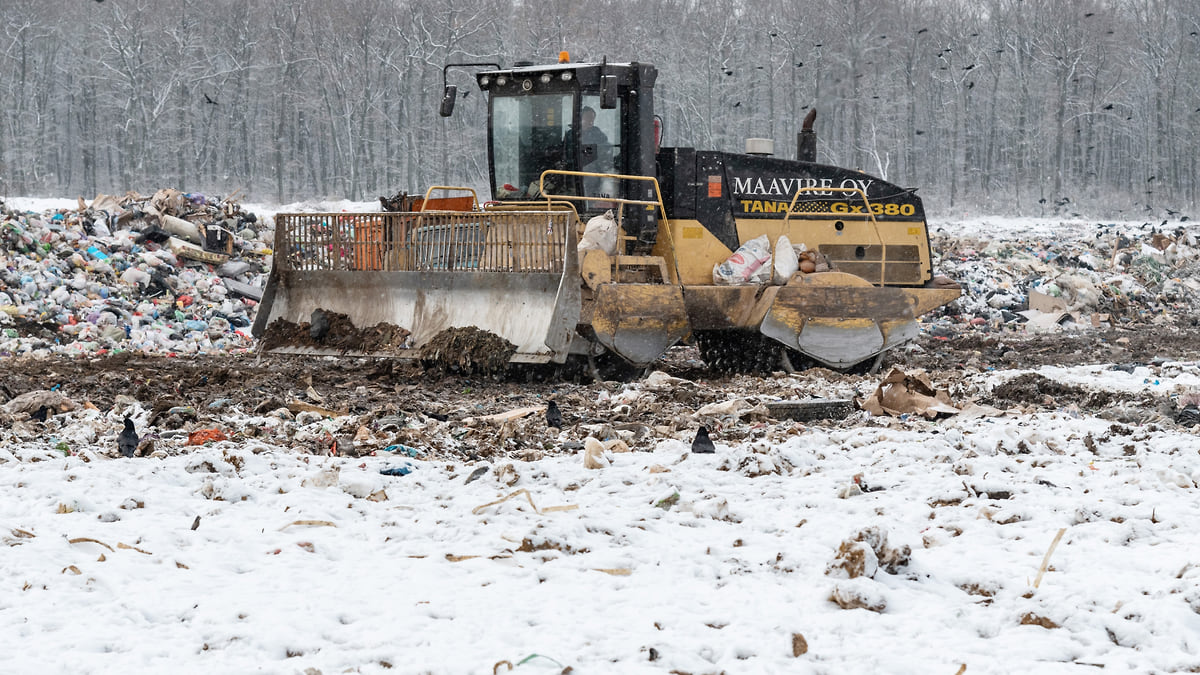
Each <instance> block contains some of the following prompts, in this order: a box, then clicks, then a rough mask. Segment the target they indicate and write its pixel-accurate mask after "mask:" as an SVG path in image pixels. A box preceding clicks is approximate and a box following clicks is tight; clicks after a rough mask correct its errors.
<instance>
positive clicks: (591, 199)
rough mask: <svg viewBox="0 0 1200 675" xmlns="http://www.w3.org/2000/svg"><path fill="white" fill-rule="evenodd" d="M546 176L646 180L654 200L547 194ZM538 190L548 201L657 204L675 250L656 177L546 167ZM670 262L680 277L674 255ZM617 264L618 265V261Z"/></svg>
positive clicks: (669, 242)
mask: <svg viewBox="0 0 1200 675" xmlns="http://www.w3.org/2000/svg"><path fill="white" fill-rule="evenodd" d="M547 176H579V177H588V176H590V177H593V178H614V179H616V180H636V181H644V182H648V183H650V184H651V185H653V186H654V200H653V201H650V200H647V199H625V198H623V197H588V196H585V195H558V194H547V192H546V177H547ZM538 192H539V193H540V194H541V195H542V196H543V197H545V198H546V201H547V202H550V201H551V200H554V199H562V200H565V201H583V202H611V203H614V204H634V205H638V206H657V207H658V212H659V215H660V218H661V222H662V223H663V225H664V226H665V228H664V229H666V231H667V244H668V245H669V246H670V247H671V250H672V251H675V239H674V234H672V233H671V222H670V220H669V219H668V218H667V207H666V206H665V205H664V204H663V200H662V190H661V189H660V188H659V186H658V179H657V178H655V177H654V176H632V175H629V174H621V173H594V172H591V171H565V170H562V169H547V170H545V171H543V172H542V175H541V177H540V178H539V179H538ZM671 262H672V264H673V265H674V267H675V278H676V279H680V278H681V277H680V275H679V261H678V260H676V255H672V256H671ZM617 264H618V265H620V263H619V262H618V263H617Z"/></svg>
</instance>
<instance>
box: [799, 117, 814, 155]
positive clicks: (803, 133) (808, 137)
mask: <svg viewBox="0 0 1200 675" xmlns="http://www.w3.org/2000/svg"><path fill="white" fill-rule="evenodd" d="M816 119H817V109H816V108H813V109H812V110H809V111H808V114H807V115H805V116H804V126H802V127H800V133H798V134H796V159H798V160H800V161H801V162H815V161H817V133H816V132H815V131H813V122H814V121H816Z"/></svg>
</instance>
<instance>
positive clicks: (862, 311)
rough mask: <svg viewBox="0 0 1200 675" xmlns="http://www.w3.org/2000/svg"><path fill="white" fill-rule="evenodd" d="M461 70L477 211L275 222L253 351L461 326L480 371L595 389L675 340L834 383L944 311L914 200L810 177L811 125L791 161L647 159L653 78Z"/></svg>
mask: <svg viewBox="0 0 1200 675" xmlns="http://www.w3.org/2000/svg"><path fill="white" fill-rule="evenodd" d="M468 66H469V67H473V68H474V69H475V78H476V82H477V84H478V86H479V88H480V89H481V90H482V91H483V92H485V93H486V94H487V99H488V165H489V168H490V182H491V195H490V200H485V201H483V202H482V203H481V200H480V199H479V198H478V196H477V195H476V193H475V192H474V191H473V190H471V189H468V188H459V187H453V186H436V187H433V188H430V189H429V191H428V192H426V194H425V198H424V199H416V200H413V205H411V206H410V207H409V208H408V209H407V210H403V211H399V212H380V213H317V214H312V213H310V214H280V215H278V216H277V217H276V233H275V257H274V265H273V268H272V270H271V274H270V277H269V281H268V284H267V287H266V289H265V291H264V295H263V300H262V304H261V306H260V308H259V312H258V316H257V318H256V321H255V325H254V335H255V336H256V337H259V338H262V347H263V348H264V349H266V350H268V351H275V352H291V353H307V354H356V355H375V356H395V357H410V358H424V357H425V356H426V355H427V354H428V353H429V349H430V345H432V344H439V345H441V348H443V349H444V348H446V345H453V344H456V343H454V342H452V341H450V342H447V341H445V340H444V339H445V337H446V336H447V335H450V334H453V333H454V332H456V331H464V330H466V331H477V332H478V333H479V334H485V335H488V336H490V337H494V338H497V341H496V343H495V345H497V346H495V347H494V348H490V354H489V355H490V356H491V357H494V358H500V359H503V360H506V361H511V362H527V363H564V362H566V361H568V359H572V360H584V361H587V362H590V363H591V364H592V365H593V373H596V372H597V369H596V368H595V366H596V364H597V363H599V364H605V365H606V367H608V368H614V369H618V370H619V369H621V368H626V369H629V370H632V369H634V368H641V367H644V366H647V365H648V364H650V363H651V362H653V361H654V360H655V359H657V358H658V357H659V356H661V355H662V354H663V352H665V351H666V350H667V349H668V348H669V347H671V346H672V345H674V344H676V343H678V342H680V341H689V342H693V343H694V344H696V345H697V346H698V347H699V349H700V353H701V356H702V358H703V359H704V360H705V361H706V362H707V363H708V365H709V366H710V367H712V368H713V369H715V370H718V371H754V370H766V369H776V368H798V367H801V364H804V365H809V364H814V363H815V364H819V365H823V366H826V367H830V368H835V369H842V370H845V369H848V368H851V367H854V366H857V365H859V364H864V365H875V366H877V365H878V363H879V360H880V359H881V358H882V355H883V354H884V353H885V352H886V351H887V350H889V349H892V348H894V347H896V346H898V345H900V344H903V343H904V342H906V341H908V340H911V339H913V338H914V337H916V336H917V333H918V327H917V318H918V317H920V316H921V315H922V314H924V313H926V312H929V311H930V310H932V309H934V308H936V307H939V306H941V305H944V304H946V303H948V302H951V301H953V300H955V299H956V298H958V297H959V294H960V289H959V286H958V285H957V284H955V283H953V282H951V281H949V280H947V279H945V278H944V277H938V278H935V277H934V275H933V270H932V266H931V260H930V257H931V256H930V247H929V236H928V232H927V226H926V222H925V212H924V209H923V207H922V204H921V199H920V198H919V197H918V196H917V195H916V192H915V190H914V189H911V188H902V187H899V186H897V185H894V184H892V183H888V182H885V181H883V180H880V179H879V178H876V177H874V176H870V175H868V174H865V173H861V172H859V171H854V170H850V169H844V168H839V167H835V166H829V165H824V164H818V163H817V162H816V161H815V159H816V138H815V135H814V134H813V132H812V128H811V127H812V121H813V114H812V113H810V114H809V116H808V118H807V119H806V120H805V121H804V125H803V129H802V131H801V132H800V133H798V134H797V159H794V160H793V159H784V158H781V157H777V156H774V155H773V154H772V148H771V147H770V141H767V140H756V139H750V140H749V141H747V152H746V153H744V154H739V153H731V152H718V151H705V150H696V149H693V148H683V147H660V136H661V125H660V120H659V119H658V118H656V117H655V115H654V113H653V110H654V84H655V79H656V76H657V70H656V69H655V68H654V66H652V65H649V64H645V63H608V62H604V63H563V62H560V63H556V64H553V65H518V66H513V67H510V68H503V67H500V66H499V65H495V64H450V65H448V66H447V67H446V69H447V70H449V69H450V68H452V67H468ZM456 98H457V91H456V87H454V86H453V85H446V91H445V95H444V97H443V101H442V109H441V113H442V115H443V116H448V115H450V114H452V112H453V107H454V105H453V104H454V101H455V100H456ZM785 236H786V239H783V238H784V237H785ZM781 239H782V242H781ZM764 250H765V253H764ZM764 255H765V259H764ZM439 341H441V342H439Z"/></svg>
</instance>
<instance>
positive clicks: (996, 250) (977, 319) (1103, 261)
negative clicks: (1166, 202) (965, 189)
mask: <svg viewBox="0 0 1200 675" xmlns="http://www.w3.org/2000/svg"><path fill="white" fill-rule="evenodd" d="M1063 233H1064V235H1065V236H1063V237H1062V238H1028V239H1025V238H1003V239H1002V238H996V239H992V240H986V239H982V238H980V237H979V236H978V235H974V236H960V237H950V236H943V237H940V238H938V239H935V241H934V242H933V249H934V251H937V252H940V253H941V261H940V263H939V264H938V269H939V271H940V272H941V273H943V274H945V275H946V276H949V277H951V278H952V279H954V280H955V281H957V282H959V283H960V284H961V285H962V287H963V297H962V298H960V299H959V300H958V301H956V302H954V303H952V304H951V305H948V306H947V307H945V308H942V309H941V310H938V312H936V313H935V314H933V315H931V316H930V317H927V318H928V319H929V320H931V321H933V325H932V326H931V327H930V332H931V333H932V334H933V335H934V336H935V337H947V336H950V335H953V334H957V333H960V332H962V330H963V329H964V328H967V327H969V328H968V329H969V330H976V331H983V332H1021V333H1030V334H1033V333H1056V332H1064V331H1086V330H1092V329H1105V328H1111V327H1129V328H1132V327H1143V326H1162V325H1178V326H1195V325H1197V323H1198V320H1200V313H1198V307H1200V305H1198V304H1197V299H1198V298H1200V245H1198V243H1197V234H1196V233H1195V232H1192V231H1189V230H1188V229H1187V228H1185V227H1184V226H1183V225H1182V224H1181V225H1179V226H1176V227H1174V228H1173V229H1170V230H1169V231H1166V230H1163V229H1161V228H1160V227H1159V226H1153V225H1150V224H1148V223H1147V224H1145V225H1142V226H1137V225H1124V226H1118V225H1111V224H1109V225H1105V224H1097V225H1092V226H1089V227H1087V228H1085V229H1084V230H1083V231H1079V232H1073V231H1070V229H1069V228H1066V227H1064V228H1063Z"/></svg>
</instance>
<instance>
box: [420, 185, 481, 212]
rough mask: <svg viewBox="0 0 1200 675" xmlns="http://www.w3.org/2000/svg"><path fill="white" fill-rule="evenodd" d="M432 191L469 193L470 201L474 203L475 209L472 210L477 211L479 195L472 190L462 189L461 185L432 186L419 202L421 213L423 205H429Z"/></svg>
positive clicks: (423, 208)
mask: <svg viewBox="0 0 1200 675" xmlns="http://www.w3.org/2000/svg"><path fill="white" fill-rule="evenodd" d="M434 190H447V191H449V190H459V191H462V192H470V193H471V199H472V201H474V202H475V208H474V209H473V210H474V211H478V210H479V195H478V194H477V193H476V192H475V189H474V188H469V187H463V186H461V185H433V186H430V188H429V189H428V190H426V191H425V198H424V199H422V200H421V211H424V210H425V205H426V204H428V203H429V195H431V194H433V191H434Z"/></svg>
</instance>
